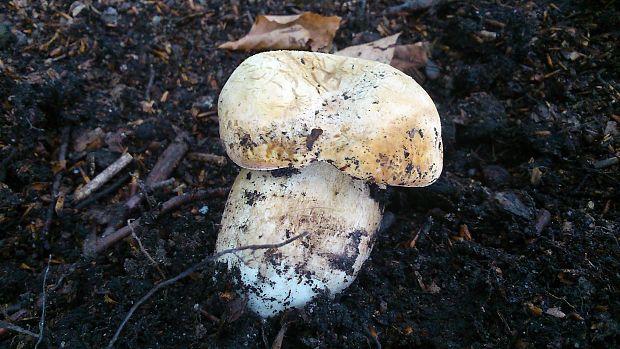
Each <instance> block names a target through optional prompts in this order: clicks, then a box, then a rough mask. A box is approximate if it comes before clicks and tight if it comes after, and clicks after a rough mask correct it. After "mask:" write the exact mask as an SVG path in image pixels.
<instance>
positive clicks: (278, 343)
mask: <svg viewBox="0 0 620 349" xmlns="http://www.w3.org/2000/svg"><path fill="white" fill-rule="evenodd" d="M289 325H290V322H285V323H284V324H282V328H280V331H278V334H277V335H276V338H275V339H274V340H273V344H271V349H280V348H282V342H283V341H284V335H285V334H286V330H287V329H288V326H289Z"/></svg>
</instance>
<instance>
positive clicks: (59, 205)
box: [54, 193, 65, 216]
mask: <svg viewBox="0 0 620 349" xmlns="http://www.w3.org/2000/svg"><path fill="white" fill-rule="evenodd" d="M64 207H65V194H63V193H60V194H59V195H58V199H57V200H56V204H55V205H54V212H56V214H57V215H58V216H62V210H63V208H64Z"/></svg>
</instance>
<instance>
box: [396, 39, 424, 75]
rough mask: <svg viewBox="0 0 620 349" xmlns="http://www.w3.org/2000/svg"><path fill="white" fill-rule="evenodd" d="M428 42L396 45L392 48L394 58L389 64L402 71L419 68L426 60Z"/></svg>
mask: <svg viewBox="0 0 620 349" xmlns="http://www.w3.org/2000/svg"><path fill="white" fill-rule="evenodd" d="M428 54H429V50H428V43H427V42H424V41H421V42H417V43H415V44H409V45H398V46H396V47H395V48H394V58H392V61H391V62H390V65H391V66H392V67H394V68H396V69H398V70H400V71H402V72H405V73H406V72H407V71H408V70H411V69H419V68H422V67H424V66H426V64H427V62H428Z"/></svg>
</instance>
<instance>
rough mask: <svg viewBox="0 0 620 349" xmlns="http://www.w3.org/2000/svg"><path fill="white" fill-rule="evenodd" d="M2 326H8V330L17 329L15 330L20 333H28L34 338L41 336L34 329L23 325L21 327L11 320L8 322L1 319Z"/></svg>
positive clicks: (0, 326)
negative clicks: (31, 329)
mask: <svg viewBox="0 0 620 349" xmlns="http://www.w3.org/2000/svg"><path fill="white" fill-rule="evenodd" d="M0 328H6V329H7V330H11V331H15V332H18V333H21V334H27V335H29V336H32V337H34V338H39V335H38V334H36V333H34V332H32V331H29V330H27V329H25V328H23V327H20V326H17V325H15V324H12V323H10V322H6V321H2V320H0Z"/></svg>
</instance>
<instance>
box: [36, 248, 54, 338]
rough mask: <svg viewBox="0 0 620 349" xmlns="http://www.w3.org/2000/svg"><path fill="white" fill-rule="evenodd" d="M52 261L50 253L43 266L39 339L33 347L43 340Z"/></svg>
mask: <svg viewBox="0 0 620 349" xmlns="http://www.w3.org/2000/svg"><path fill="white" fill-rule="evenodd" d="M51 262H52V255H51V254H50V255H49V256H48V257H47V267H46V268H45V274H43V301H42V303H43V304H41V320H39V340H38V341H37V344H36V345H35V346H34V349H37V348H38V347H39V344H41V342H42V341H43V331H44V329H45V302H46V301H47V290H46V285H47V274H48V273H49V271H50V263H51Z"/></svg>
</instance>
